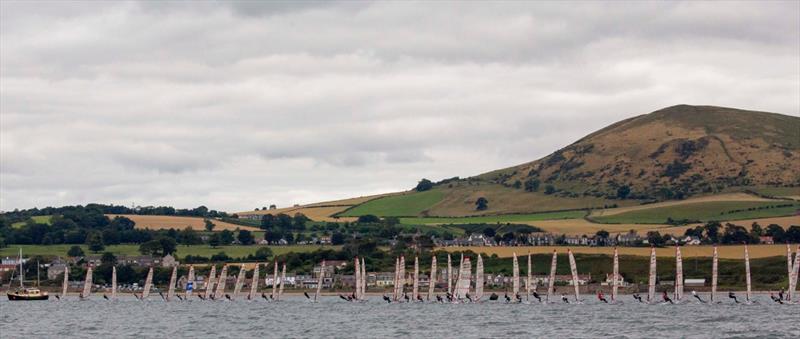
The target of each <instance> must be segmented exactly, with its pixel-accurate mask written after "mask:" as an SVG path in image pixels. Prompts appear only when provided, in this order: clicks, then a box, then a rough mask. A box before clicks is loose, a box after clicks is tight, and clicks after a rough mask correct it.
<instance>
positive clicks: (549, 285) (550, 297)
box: [547, 250, 558, 303]
mask: <svg viewBox="0 0 800 339" xmlns="http://www.w3.org/2000/svg"><path fill="white" fill-rule="evenodd" d="M557 258H558V254H557V253H556V250H553V259H552V261H551V262H550V279H549V280H548V282H547V302H548V303H554V302H555V296H554V295H553V292H554V290H555V286H556V260H557Z"/></svg>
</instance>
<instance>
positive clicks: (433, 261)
mask: <svg viewBox="0 0 800 339" xmlns="http://www.w3.org/2000/svg"><path fill="white" fill-rule="evenodd" d="M435 288H436V256H435V255H434V256H433V257H432V258H431V275H430V279H428V298H427V300H428V301H431V300H433V299H434V297H433V293H434V289H435Z"/></svg>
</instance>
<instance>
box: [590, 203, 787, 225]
mask: <svg viewBox="0 0 800 339" xmlns="http://www.w3.org/2000/svg"><path fill="white" fill-rule="evenodd" d="M798 209H800V203H798V202H787V201H709V202H698V203H693V204H684V205H674V206H665V207H657V208H651V209H644V210H637V211H630V212H625V213H620V214H615V215H609V216H598V217H592V218H591V220H592V221H596V222H601V223H638V224H663V223H666V222H667V219H668V218H671V219H672V220H692V221H695V220H696V221H703V222H705V221H710V220H716V221H728V220H741V219H755V218H768V217H779V216H790V215H794V214H795V213H796V212H797V210H798Z"/></svg>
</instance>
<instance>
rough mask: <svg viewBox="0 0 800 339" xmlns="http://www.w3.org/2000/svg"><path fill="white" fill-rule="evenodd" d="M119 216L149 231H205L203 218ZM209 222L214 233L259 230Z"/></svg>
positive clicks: (111, 216)
mask: <svg viewBox="0 0 800 339" xmlns="http://www.w3.org/2000/svg"><path fill="white" fill-rule="evenodd" d="M107 216H108V217H109V218H114V217H115V216H117V215H116V214H107ZM120 216H122V217H126V218H128V219H131V220H133V222H135V223H136V228H143V229H151V230H161V229H170V228H174V229H179V230H182V229H184V228H186V226H189V227H191V228H192V229H193V230H195V231H205V229H206V224H205V221H204V220H203V218H196V217H176V216H167V215H130V214H125V215H120ZM211 222H213V223H214V225H215V227H214V231H222V230H229V231H233V230H235V229H237V228H238V229H242V230H249V231H259V229H258V228H256V227H250V226H241V225H236V224H231V223H227V222H222V221H219V220H214V219H211Z"/></svg>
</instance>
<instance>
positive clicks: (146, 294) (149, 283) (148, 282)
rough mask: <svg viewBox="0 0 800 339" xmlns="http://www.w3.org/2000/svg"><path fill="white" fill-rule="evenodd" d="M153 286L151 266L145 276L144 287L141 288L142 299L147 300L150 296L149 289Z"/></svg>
mask: <svg viewBox="0 0 800 339" xmlns="http://www.w3.org/2000/svg"><path fill="white" fill-rule="evenodd" d="M152 287H153V268H152V267H150V269H149V270H148V271H147V278H145V279H144V289H143V290H142V300H147V297H149V296H150V289H151V288H152Z"/></svg>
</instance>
